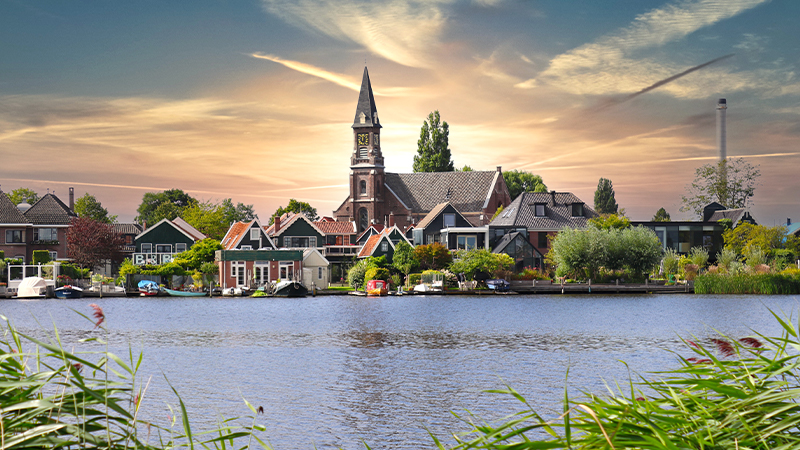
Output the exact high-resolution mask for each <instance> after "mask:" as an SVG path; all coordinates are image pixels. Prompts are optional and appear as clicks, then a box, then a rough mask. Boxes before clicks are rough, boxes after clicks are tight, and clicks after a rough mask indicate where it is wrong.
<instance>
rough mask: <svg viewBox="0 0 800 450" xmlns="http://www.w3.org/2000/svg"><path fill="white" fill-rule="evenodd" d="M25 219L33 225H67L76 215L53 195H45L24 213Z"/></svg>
mask: <svg viewBox="0 0 800 450" xmlns="http://www.w3.org/2000/svg"><path fill="white" fill-rule="evenodd" d="M25 217H27V218H28V220H29V221H30V222H31V223H32V224H34V225H69V224H70V222H71V221H72V219H73V218H75V217H78V215H77V214H75V213H74V212H72V211H71V210H70V209H69V206H67V205H65V204H64V202H62V201H61V200H60V199H59V198H58V197H56V196H55V195H53V194H45V196H44V197H42V198H40V199H39V201H38V202H36V203H34V204H33V206H31V207H30V209H29V210H27V211H25Z"/></svg>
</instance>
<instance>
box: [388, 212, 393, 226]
mask: <svg viewBox="0 0 800 450" xmlns="http://www.w3.org/2000/svg"><path fill="white" fill-rule="evenodd" d="M393 226H394V212H392V211H389V228H392V227H393Z"/></svg>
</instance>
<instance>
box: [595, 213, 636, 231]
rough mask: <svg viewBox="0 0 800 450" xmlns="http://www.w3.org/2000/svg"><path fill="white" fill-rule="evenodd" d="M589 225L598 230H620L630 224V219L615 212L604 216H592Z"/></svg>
mask: <svg viewBox="0 0 800 450" xmlns="http://www.w3.org/2000/svg"><path fill="white" fill-rule="evenodd" d="M589 225H590V226H592V227H595V228H597V229H598V230H611V229H615V230H622V229H625V228H628V227H630V226H631V219H628V218H627V217H625V216H620V215H617V214H607V215H605V216H599V217H592V218H591V219H589Z"/></svg>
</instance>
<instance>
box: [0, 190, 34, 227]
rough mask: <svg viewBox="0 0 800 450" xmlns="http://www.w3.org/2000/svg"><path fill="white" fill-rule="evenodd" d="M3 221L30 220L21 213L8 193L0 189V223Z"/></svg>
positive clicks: (18, 221) (26, 221) (28, 221)
mask: <svg viewBox="0 0 800 450" xmlns="http://www.w3.org/2000/svg"><path fill="white" fill-rule="evenodd" d="M3 223H14V224H18V223H30V220H28V219H27V218H26V217H25V215H24V214H22V212H21V211H20V210H19V209H18V208H17V205H15V204H14V202H12V201H11V199H10V198H8V195H6V194H5V193H4V192H3V191H0V224H3Z"/></svg>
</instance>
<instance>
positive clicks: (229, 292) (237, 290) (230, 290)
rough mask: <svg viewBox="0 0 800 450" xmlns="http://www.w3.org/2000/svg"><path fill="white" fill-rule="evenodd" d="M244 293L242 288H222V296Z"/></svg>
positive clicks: (238, 295)
mask: <svg viewBox="0 0 800 450" xmlns="http://www.w3.org/2000/svg"><path fill="white" fill-rule="evenodd" d="M243 295H244V289H242V288H233V287H230V288H225V289H223V290H222V296H223V297H241V296H243Z"/></svg>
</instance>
